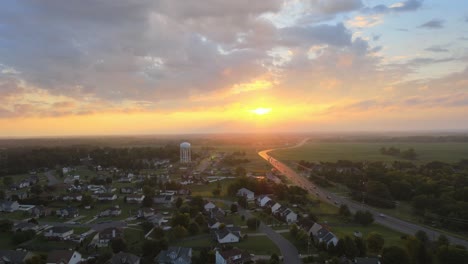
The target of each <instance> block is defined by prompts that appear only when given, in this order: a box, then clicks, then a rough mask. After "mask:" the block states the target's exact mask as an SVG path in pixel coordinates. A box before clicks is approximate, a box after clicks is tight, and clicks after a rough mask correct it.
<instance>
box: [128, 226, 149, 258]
mask: <svg viewBox="0 0 468 264" xmlns="http://www.w3.org/2000/svg"><path fill="white" fill-rule="evenodd" d="M144 236H145V234H144V233H143V230H141V229H138V228H134V227H131V228H125V229H124V239H125V241H126V242H127V248H128V251H130V252H132V253H134V254H138V255H139V254H141V246H142V245H143V242H144V240H145V237H144Z"/></svg>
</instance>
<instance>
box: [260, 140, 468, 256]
mask: <svg viewBox="0 0 468 264" xmlns="http://www.w3.org/2000/svg"><path fill="white" fill-rule="evenodd" d="M307 140H309V139H308V138H306V139H304V140H302V141H301V142H300V143H298V144H297V145H294V146H291V147H285V148H277V149H267V150H262V151H260V152H258V155H260V157H262V158H263V159H265V160H266V161H268V162H269V163H270V164H271V165H272V166H273V167H274V168H276V169H277V170H278V171H280V172H281V173H283V174H284V175H286V176H287V177H288V178H289V179H290V180H291V181H292V182H293V183H294V184H295V185H298V186H300V187H302V188H304V189H306V190H307V191H308V192H310V193H312V194H315V195H316V196H317V197H318V198H319V199H320V200H322V201H324V202H327V203H330V204H332V205H335V206H338V205H339V204H346V205H347V206H348V207H349V210H350V211H351V212H356V211H358V210H368V211H369V212H371V213H372V214H373V215H374V219H375V221H376V222H377V223H379V224H381V225H383V226H386V227H389V228H391V229H393V230H396V231H398V232H401V233H405V234H410V235H414V234H415V233H416V232H417V231H418V230H422V231H424V232H426V233H427V235H428V237H429V238H430V239H431V240H435V239H437V238H438V237H439V235H440V234H441V233H439V232H438V231H436V230H433V229H429V228H427V227H424V226H419V225H417V224H413V223H410V222H407V221H403V220H401V219H398V218H396V217H391V216H386V215H385V216H384V215H381V214H380V213H379V212H378V211H377V210H376V209H374V208H371V207H368V206H366V205H363V204H361V203H357V202H355V201H352V200H349V199H345V198H343V197H339V196H337V195H335V194H333V193H331V192H328V191H327V190H325V189H322V188H319V187H318V186H316V185H314V184H313V183H312V182H311V181H309V180H308V179H306V178H305V177H303V176H301V175H299V174H297V173H296V172H295V171H294V170H293V169H291V168H290V167H289V166H287V165H286V164H284V163H283V162H281V161H279V160H277V159H275V158H273V157H271V156H270V155H269V154H268V153H269V152H271V151H273V150H278V149H291V148H297V147H300V146H302V145H304V144H305V143H306V142H307ZM444 235H445V236H447V238H448V239H449V240H450V242H451V243H452V244H458V245H463V246H465V247H468V241H466V240H464V239H461V238H458V237H454V236H450V235H447V234H444Z"/></svg>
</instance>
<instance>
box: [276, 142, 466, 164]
mask: <svg viewBox="0 0 468 264" xmlns="http://www.w3.org/2000/svg"><path fill="white" fill-rule="evenodd" d="M381 147H387V148H388V147H396V148H400V149H401V150H406V149H409V148H413V149H414V150H415V151H416V153H417V154H418V158H417V160H416V161H415V162H416V163H426V162H430V161H435V160H437V161H443V162H457V161H459V160H460V159H468V143H455V142H447V143H392V142H379V143H364V142H336V143H333V142H309V143H307V144H305V145H303V146H301V147H299V148H294V149H280V150H276V151H273V152H271V153H270V154H271V155H272V156H274V157H275V158H277V159H279V160H283V161H285V160H294V161H299V160H307V161H316V162H317V161H329V162H333V161H337V160H353V161H364V160H367V161H384V162H393V161H394V160H403V159H399V158H396V157H393V156H387V155H382V154H380V152H379V150H380V148H381Z"/></svg>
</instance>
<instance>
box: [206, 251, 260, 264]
mask: <svg viewBox="0 0 468 264" xmlns="http://www.w3.org/2000/svg"><path fill="white" fill-rule="evenodd" d="M215 257H216V262H215V263H216V264H232V263H238V264H242V263H248V262H250V261H251V256H250V254H249V253H247V252H246V251H243V250H240V249H238V248H233V249H229V250H224V251H219V250H216V255H215Z"/></svg>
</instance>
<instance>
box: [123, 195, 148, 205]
mask: <svg viewBox="0 0 468 264" xmlns="http://www.w3.org/2000/svg"><path fill="white" fill-rule="evenodd" d="M126 197H127V203H138V204H140V203H142V202H143V199H145V196H144V195H143V194H130V195H127V196H126Z"/></svg>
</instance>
